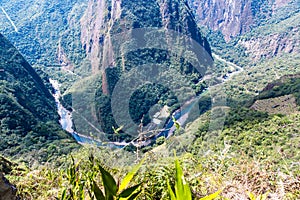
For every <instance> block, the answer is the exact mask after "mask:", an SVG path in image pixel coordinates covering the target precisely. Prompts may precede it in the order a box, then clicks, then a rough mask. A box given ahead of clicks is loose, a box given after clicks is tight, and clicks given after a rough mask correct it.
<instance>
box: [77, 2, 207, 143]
mask: <svg viewBox="0 0 300 200" xmlns="http://www.w3.org/2000/svg"><path fill="white" fill-rule="evenodd" d="M81 33H82V34H81V42H82V43H83V47H84V49H85V51H86V54H87V56H88V58H89V59H90V61H91V65H92V74H93V75H95V74H96V75H97V74H99V75H100V76H101V77H102V78H101V79H102V81H101V88H97V89H96V92H95V93H96V95H95V97H94V98H95V99H96V113H95V116H96V117H97V120H98V122H99V123H100V124H101V126H102V130H103V131H104V132H105V133H111V134H113V133H114V132H113V129H112V127H118V125H119V126H121V125H123V124H120V123H118V124H117V122H115V121H114V119H113V115H112V108H111V98H112V95H113V92H114V88H115V87H116V85H117V84H118V82H119V81H120V80H121V81H122V80H125V82H126V78H125V79H124V76H129V75H128V74H127V73H128V72H130V71H132V70H135V69H141V70H140V72H139V73H142V71H143V70H145V71H144V72H145V74H147V73H149V72H147V69H143V68H141V67H140V68H138V67H139V66H143V65H145V64H149V63H150V64H159V65H164V66H167V67H166V68H161V69H160V70H159V72H158V73H159V74H158V77H163V76H162V74H164V76H167V77H169V82H170V83H169V85H168V86H172V85H177V86H178V85H180V84H181V85H182V87H181V88H179V86H178V87H177V90H179V89H180V90H185V89H187V91H189V92H190V93H191V92H194V93H198V94H199V93H201V92H202V90H203V89H204V88H205V87H204V86H203V85H202V84H201V78H202V76H203V75H204V74H203V72H202V71H201V70H200V71H201V72H200V71H199V68H198V69H196V68H195V67H196V66H193V65H192V64H191V63H189V62H191V61H190V60H186V59H184V57H181V56H183V55H180V54H178V55H177V56H174V55H172V52H170V49H172V47H173V46H174V47H175V46H176V43H174V42H177V43H178V42H179V43H180V42H181V46H183V49H182V50H183V51H182V52H184V49H185V48H186V49H187V50H189V52H191V54H190V58H191V60H192V59H197V60H198V61H199V62H198V64H199V65H200V66H202V67H203V68H206V67H207V63H206V64H205V62H206V61H204V60H205V59H203V56H204V55H206V56H207V59H206V60H210V61H209V62H210V63H209V64H212V62H211V61H212V60H211V49H210V46H209V44H208V42H207V40H206V38H204V37H203V36H202V34H201V32H200V30H199V28H198V26H197V24H196V22H195V19H194V15H193V14H192V11H191V10H190V8H189V7H188V6H187V4H186V2H185V1H177V0H176V1H174V0H151V1H139V0H131V1H129V0H123V1H120V0H112V1H108V0H106V1H89V3H88V8H87V10H86V12H85V14H84V16H83V18H82V19H81ZM151 34H152V35H151ZM155 34H157V35H155ZM155 36H156V37H157V38H155ZM179 36H180V37H181V39H180V40H178V41H175V39H179ZM179 43H178V44H177V45H180V44H179ZM193 43H196V44H197V45H199V46H201V48H202V49H201V50H200V51H201V52H200V53H199V52H198V54H195V52H196V50H195V49H196V48H197V47H196V46H197V45H195V44H193ZM153 44H154V45H153ZM155 44H160V45H161V44H162V46H163V48H164V49H162V48H161V49H160V48H155V47H156V46H155ZM135 45H137V46H138V48H136V47H135ZM131 48H132V49H131ZM182 52H181V54H183V53H182ZM184 53H185V52H184ZM174 70H176V71H177V72H180V73H181V75H179V76H182V77H185V78H187V80H185V79H184V78H182V77H177V76H175V75H174ZM204 71H205V70H204ZM150 73H151V72H150ZM201 73H202V74H201ZM99 75H98V77H99ZM172 76H173V77H172ZM94 78H95V77H94ZM130 78H131V77H127V79H128V81H129V82H128V84H130ZM148 78H150V77H148ZM163 79H165V78H160V80H163ZM149 82H150V80H149ZM75 85H76V84H75ZM80 85H81V86H80V87H81V89H82V84H80ZM83 85H84V84H83ZM123 85H126V84H125V83H124V84H123ZM78 86H79V85H78ZM174 88H175V87H174ZM190 88H193V89H192V91H191V90H189V89H190ZM78 89H79V88H77V89H76V88H73V89H71V91H76V90H78ZM136 89H137V91H136V92H135V93H134V95H132V99H131V100H130V110H129V112H130V115H131V118H132V119H133V120H134V122H135V123H137V124H138V123H140V122H141V120H142V123H143V124H144V125H147V124H149V122H150V121H151V119H150V118H151V117H150V116H149V113H148V112H149V109H150V108H151V107H152V106H153V105H155V104H157V103H158V102H160V105H161V106H166V105H167V106H168V107H172V108H171V111H172V110H174V109H176V108H179V106H180V104H179V102H178V99H176V98H177V97H176V96H174V94H172V93H171V91H170V88H168V87H166V86H161V85H159V84H157V85H155V84H145V85H143V84H141V85H140V87H139V88H136ZM119 95H120V96H122V95H121V94H119ZM124 95H125V94H124ZM181 95H182V96H184V95H186V98H188V97H189V96H190V95H189V94H188V92H187V93H186V94H184V93H181ZM83 96H84V95H83ZM145 98H147V99H145ZM168 102H169V103H168ZM180 103H182V102H180ZM123 106H126V105H123ZM75 109H76V108H75ZM82 110H83V109H82ZM85 110H86V109H85ZM75 125H76V123H75ZM129 125H130V124H129ZM129 125H128V126H129ZM121 137H122V136H121ZM123 139H124V137H123Z"/></svg>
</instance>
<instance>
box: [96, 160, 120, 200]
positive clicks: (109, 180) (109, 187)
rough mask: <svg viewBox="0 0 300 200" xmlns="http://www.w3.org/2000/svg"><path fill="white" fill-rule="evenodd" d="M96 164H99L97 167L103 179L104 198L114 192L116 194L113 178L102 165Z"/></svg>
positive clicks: (112, 194)
mask: <svg viewBox="0 0 300 200" xmlns="http://www.w3.org/2000/svg"><path fill="white" fill-rule="evenodd" d="M98 166H99V169H100V171H101V175H102V181H103V186H104V189H105V195H106V198H109V197H110V196H116V194H117V184H116V181H115V179H114V178H113V177H112V175H111V174H110V173H109V172H108V171H106V170H105V169H104V168H103V167H101V166H100V165H98Z"/></svg>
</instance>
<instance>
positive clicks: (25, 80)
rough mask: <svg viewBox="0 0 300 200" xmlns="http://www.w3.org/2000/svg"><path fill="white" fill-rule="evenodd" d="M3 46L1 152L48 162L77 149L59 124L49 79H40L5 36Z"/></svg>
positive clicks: (44, 76)
mask: <svg viewBox="0 0 300 200" xmlns="http://www.w3.org/2000/svg"><path fill="white" fill-rule="evenodd" d="M0 44H1V45H0V46H1V47H0V53H1V55H2V56H1V58H0V68H2V69H3V71H2V72H0V77H1V81H0V137H1V141H0V152H1V153H3V154H4V155H6V156H15V157H16V158H19V159H24V160H26V161H27V162H29V161H32V160H38V161H42V162H45V161H47V160H48V159H50V158H51V157H53V158H54V157H55V156H59V155H62V154H64V153H67V152H69V151H70V150H71V149H74V148H77V147H78V145H77V144H76V143H75V141H74V140H73V139H72V137H71V136H70V135H68V134H67V133H66V132H64V131H62V130H61V127H60V125H59V123H58V120H59V116H58V114H57V108H56V103H55V101H54V98H53V96H52V95H51V93H50V90H49V85H47V86H45V84H44V82H45V83H46V84H49V81H46V80H45V79H47V76H46V75H43V79H42V78H41V77H39V76H38V74H37V73H36V71H35V70H34V69H33V68H32V67H31V66H30V65H29V64H28V63H27V62H26V61H25V60H24V58H23V57H22V56H21V55H20V53H19V52H18V51H17V50H16V49H15V48H14V47H13V46H12V45H11V44H10V43H9V42H8V41H7V40H6V39H5V38H4V37H3V36H2V35H0ZM40 74H42V73H41V72H40Z"/></svg>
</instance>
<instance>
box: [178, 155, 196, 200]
mask: <svg viewBox="0 0 300 200" xmlns="http://www.w3.org/2000/svg"><path fill="white" fill-rule="evenodd" d="M175 169H176V182H175V194H176V198H177V199H184V200H191V199H192V193H191V190H190V187H189V185H188V183H187V182H186V181H185V179H184V176H183V172H182V168H181V167H180V164H179V160H178V159H176V160H175Z"/></svg>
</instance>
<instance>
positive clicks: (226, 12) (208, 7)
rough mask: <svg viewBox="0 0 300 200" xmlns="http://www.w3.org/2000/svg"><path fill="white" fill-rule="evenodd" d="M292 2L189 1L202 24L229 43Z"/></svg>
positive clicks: (285, 0) (246, 0)
mask: <svg viewBox="0 0 300 200" xmlns="http://www.w3.org/2000/svg"><path fill="white" fill-rule="evenodd" d="M291 1H292V0H276V1H272V0H268V1H261V0H238V1H236V0H233V1H232V0H219V1H215V0H205V1H200V0H189V3H190V4H191V6H192V7H194V9H195V12H196V15H197V20H198V22H199V23H200V24H202V25H205V26H208V27H209V28H211V29H212V30H215V31H217V30H219V31H221V32H222V33H223V35H224V36H225V39H226V40H227V41H229V40H230V39H231V38H232V37H235V36H237V35H240V34H243V33H245V32H248V31H249V30H250V29H251V27H254V26H257V25H259V24H260V23H261V22H262V21H264V20H266V19H268V18H270V16H272V15H273V13H275V12H276V10H277V9H278V8H281V7H284V6H286V5H287V4H288V3H290V2H291Z"/></svg>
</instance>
